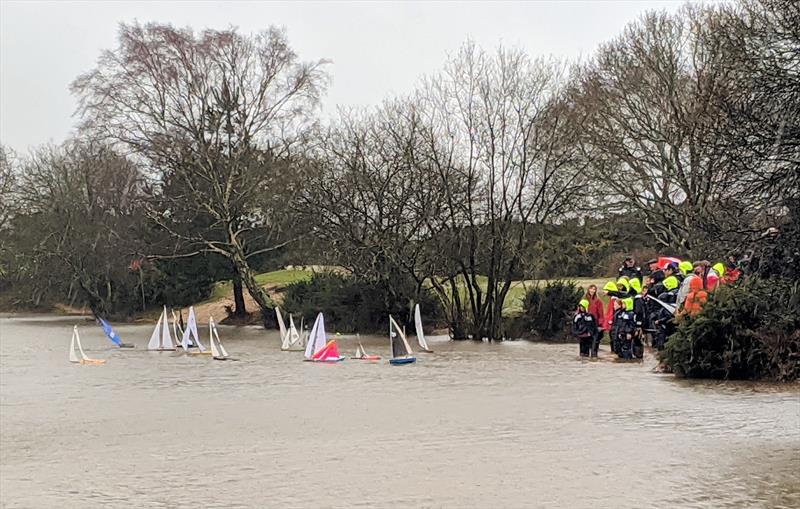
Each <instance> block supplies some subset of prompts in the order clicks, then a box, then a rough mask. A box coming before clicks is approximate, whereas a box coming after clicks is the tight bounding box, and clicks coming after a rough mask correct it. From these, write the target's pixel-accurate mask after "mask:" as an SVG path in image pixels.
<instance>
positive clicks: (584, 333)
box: [572, 299, 597, 357]
mask: <svg viewBox="0 0 800 509" xmlns="http://www.w3.org/2000/svg"><path fill="white" fill-rule="evenodd" d="M572 334H573V335H574V336H575V337H576V338H577V339H578V342H579V344H580V356H581V357H590V356H591V357H597V353H596V351H595V350H594V342H595V338H596V337H597V321H596V320H595V319H594V316H592V314H591V313H589V301H588V300H586V299H581V301H580V302H579V303H578V309H577V311H576V312H575V316H574V317H573V319H572Z"/></svg>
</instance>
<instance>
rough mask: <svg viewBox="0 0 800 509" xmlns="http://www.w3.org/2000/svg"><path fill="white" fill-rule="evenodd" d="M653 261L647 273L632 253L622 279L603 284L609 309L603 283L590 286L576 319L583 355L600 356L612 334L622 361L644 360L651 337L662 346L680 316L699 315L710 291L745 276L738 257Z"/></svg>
mask: <svg viewBox="0 0 800 509" xmlns="http://www.w3.org/2000/svg"><path fill="white" fill-rule="evenodd" d="M647 265H648V267H649V272H648V274H647V276H644V275H643V273H642V269H641V268H640V267H637V266H636V260H634V258H633V257H632V256H628V257H626V258H625V261H624V262H623V263H622V266H621V267H620V268H619V271H618V272H619V274H618V276H619V277H618V279H617V280H616V281H609V282H608V283H606V284H605V286H603V293H604V294H605V295H607V296H608V297H609V301H608V307H607V308H606V309H604V306H603V301H602V300H601V298H600V296H599V295H598V289H597V286H596V285H590V286H589V288H588V289H587V292H586V295H584V297H583V298H582V299H581V301H580V302H579V303H578V309H577V311H576V312H575V316H574V317H573V321H572V332H573V335H574V336H575V337H576V338H577V339H578V341H579V342H580V355H581V356H583V357H597V352H598V350H599V347H600V342H601V341H602V339H603V336H604V335H605V334H606V333H607V334H608V339H609V343H610V345H611V351H612V352H614V353H616V354H617V355H618V356H619V358H621V359H641V358H642V356H643V355H644V345H645V342H648V341H649V342H650V344H651V345H652V346H653V347H654V348H656V349H657V350H662V349H663V348H664V344H665V343H666V341H667V337H669V336H670V335H671V334H672V333H673V332H674V330H675V319H676V318H677V317H680V316H682V315H695V314H697V313H699V312H700V311H701V310H702V309H703V305H704V304H705V303H706V302H707V301H708V296H709V292H712V291H714V289H716V288H717V286H718V285H720V284H722V283H726V282H731V281H735V280H736V279H738V278H739V277H740V276H741V274H742V268H741V263H740V262H737V259H736V256H735V255H731V256H729V257H728V259H727V260H726V261H725V262H718V263H715V264H711V263H710V262H708V261H706V260H701V261H696V262H694V263H692V262H689V261H682V260H680V259H678V258H673V257H659V258H654V259H652V260H650V261H648V262H647Z"/></svg>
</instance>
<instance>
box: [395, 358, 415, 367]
mask: <svg viewBox="0 0 800 509" xmlns="http://www.w3.org/2000/svg"><path fill="white" fill-rule="evenodd" d="M414 362H417V358H416V357H400V358H398V359H389V364H392V365H394V366H400V365H402V364H411V363H414Z"/></svg>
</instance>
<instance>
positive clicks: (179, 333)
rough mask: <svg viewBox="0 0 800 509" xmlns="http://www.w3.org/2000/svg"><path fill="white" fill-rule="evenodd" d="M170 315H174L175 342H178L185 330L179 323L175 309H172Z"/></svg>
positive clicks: (173, 330)
mask: <svg viewBox="0 0 800 509" xmlns="http://www.w3.org/2000/svg"><path fill="white" fill-rule="evenodd" d="M170 313H172V335H173V336H175V341H178V338H179V337H181V336H183V332H184V331H183V329H182V328H181V325H180V323H179V321H178V315H177V314H175V310H174V309H170Z"/></svg>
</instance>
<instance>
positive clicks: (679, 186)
mask: <svg viewBox="0 0 800 509" xmlns="http://www.w3.org/2000/svg"><path fill="white" fill-rule="evenodd" d="M717 17H718V12H717V11H716V10H713V9H710V8H709V9H707V8H700V9H693V8H685V9H683V10H682V11H681V12H679V13H677V14H667V13H663V12H661V13H656V12H651V13H647V14H646V15H645V16H644V17H643V18H642V19H641V20H640V21H638V22H635V23H633V24H631V25H629V26H628V27H627V28H626V29H625V31H624V32H623V34H622V35H620V36H619V37H618V38H617V39H615V40H614V41H612V42H610V43H608V44H605V45H603V47H602V48H601V49H600V51H599V52H598V54H597V55H596V56H595V58H594V59H593V60H592V61H591V62H590V63H589V64H588V65H586V66H584V67H583V69H581V71H580V76H579V85H578V89H579V90H578V92H577V93H576V95H575V97H574V100H575V104H576V108H577V109H578V115H576V118H578V119H580V120H579V121H580V123H581V129H580V132H581V134H582V135H581V137H580V142H581V147H582V148H583V150H584V151H585V155H586V158H587V161H588V162H589V163H590V164H591V169H592V173H593V174H594V176H595V177H596V182H597V183H598V188H599V189H600V191H602V192H603V194H604V195H605V196H606V198H607V200H608V203H609V205H612V206H613V207H615V208H616V209H617V210H618V211H623V212H624V211H625V210H628V209H634V210H637V211H639V212H640V213H642V214H644V217H645V225H644V227H645V228H646V229H647V230H648V231H649V232H650V234H651V235H653V237H654V238H655V239H656V240H657V241H658V242H659V243H660V244H661V245H663V246H664V247H669V248H673V249H676V250H679V251H681V252H692V251H693V250H694V249H696V248H698V247H699V246H698V245H697V244H698V243H699V242H700V239H701V238H702V234H701V232H702V226H703V225H702V219H700V218H708V217H713V216H714V212H715V211H716V210H718V209H719V205H720V204H721V203H722V201H724V200H725V199H726V198H728V197H731V196H734V195H735V194H736V192H737V189H736V188H735V185H734V184H735V182H736V180H735V179H734V178H733V177H734V175H735V172H734V169H733V167H732V165H731V159H732V158H733V157H735V154H733V153H731V152H729V151H728V150H726V149H725V147H726V144H725V140H724V138H721V137H720V136H719V133H720V130H719V129H718V125H717V124H718V122H719V121H720V119H721V118H722V117H723V115H722V114H721V110H720V104H719V97H720V96H721V95H724V94H725V93H727V88H728V86H729V82H728V80H727V78H726V65H727V64H726V60H725V58H724V57H725V55H724V53H723V52H722V51H721V49H720V47H719V44H717V43H715V42H714V41H713V39H711V38H709V37H708V36H707V35H708V31H709V30H713V28H714V23H715V20H716V18H717Z"/></svg>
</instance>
